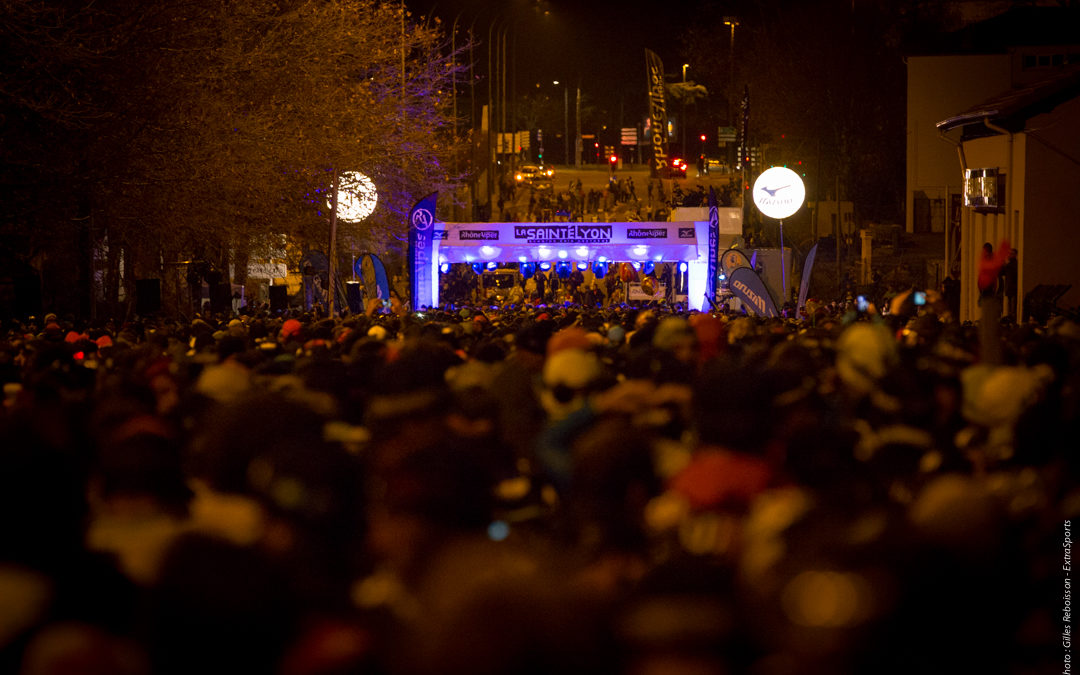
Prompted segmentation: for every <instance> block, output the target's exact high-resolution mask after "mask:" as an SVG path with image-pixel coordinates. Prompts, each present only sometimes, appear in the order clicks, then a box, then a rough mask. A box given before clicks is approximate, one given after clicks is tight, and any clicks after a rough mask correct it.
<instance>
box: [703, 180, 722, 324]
mask: <svg viewBox="0 0 1080 675" xmlns="http://www.w3.org/2000/svg"><path fill="white" fill-rule="evenodd" d="M719 248H720V210H719V207H718V206H717V204H716V191H715V190H713V188H712V186H711V185H710V186H709V277H708V278H707V279H706V280H705V299H706V300H707V301H708V303H709V304H710V305H712V304H713V303H715V302H716V275H717V274H719V265H720V260H719V255H720V251H719Z"/></svg>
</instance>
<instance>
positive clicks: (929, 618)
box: [0, 299, 1080, 675]
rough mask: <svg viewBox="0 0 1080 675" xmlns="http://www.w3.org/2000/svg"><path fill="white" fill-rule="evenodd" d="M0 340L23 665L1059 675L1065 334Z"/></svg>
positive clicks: (138, 329)
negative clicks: (1051, 673)
mask: <svg viewBox="0 0 1080 675" xmlns="http://www.w3.org/2000/svg"><path fill="white" fill-rule="evenodd" d="M987 335H989V336H991V339H995V340H997V344H995V345H993V349H988V345H986V344H984V343H981V342H980V340H981V339H986V336H987ZM0 336H2V342H0V378H2V380H3V383H4V394H5V401H4V408H3V412H2V414H0V481H2V484H3V485H2V488H0V499H3V502H4V504H3V508H2V509H0V514H2V515H0V517H2V518H3V528H2V530H0V531H2V532H3V536H2V537H0V597H2V598H3V602H0V669H2V670H3V671H4V672H12V673H20V674H21V675H42V674H54V673H111V674H122V675H143V674H146V673H192V672H200V673H209V672H223V673H224V672H228V673H241V672H242V673H280V674H283V675H298V674H309V675H315V674H330V673H335V674H337V673H387V674H391V675H393V674H397V673H402V674H408V675H411V674H414V673H446V674H454V673H469V674H472V675H476V674H486V673H492V674H494V673H577V672H589V673H619V674H634V675H641V674H647V673H686V674H693V673H747V674H754V675H758V674H776V675H785V674H788V673H801V674H806V673H810V674H818V673H820V674H825V673H828V674H829V675H838V674H843V673H851V674H856V673H859V674H861V673H867V672H889V673H905V674H907V673H936V672H960V671H961V670H962V669H963V670H966V669H970V668H973V667H974V668H978V669H979V670H981V671H984V672H1001V673H1036V672H1047V669H1048V668H1054V667H1056V668H1060V662H1061V652H1062V648H1061V644H1062V641H1061V640H1062V638H1061V630H1062V627H1063V624H1062V610H1063V607H1064V608H1065V610H1064V611H1066V612H1068V611H1070V609H1069V608H1070V604H1069V603H1070V600H1069V591H1068V588H1069V586H1068V581H1067V579H1065V577H1066V576H1067V575H1068V572H1064V573H1063V571H1062V570H1063V560H1064V561H1065V563H1066V564H1065V567H1066V568H1067V563H1068V560H1069V558H1068V556H1069V553H1070V548H1069V547H1070V546H1071V532H1070V529H1069V528H1070V518H1072V517H1074V516H1076V515H1077V514H1078V513H1080V491H1078V490H1077V481H1076V476H1077V469H1078V463H1077V458H1076V453H1075V446H1076V440H1075V439H1076V438H1077V428H1076V425H1077V421H1078V419H1080V417H1078V414H1080V406H1078V404H1080V399H1078V389H1077V384H1078V381H1077V377H1078V374H1080V367H1078V366H1080V326H1078V325H1077V324H1076V323H1075V322H1072V321H1068V320H1061V319H1053V320H1051V321H1050V322H1049V323H1047V324H1044V325H1035V324H1021V325H1015V324H1007V325H1004V326H1002V330H1001V331H1000V332H998V333H994V332H990V331H980V330H979V327H978V326H975V325H970V324H961V323H957V322H956V321H954V320H952V319H951V317H950V316H949V315H948V314H947V313H945V312H944V311H943V310H942V308H941V303H940V302H937V301H936V299H934V300H932V301H931V302H929V303H927V304H926V305H924V306H914V305H912V304H911V303H906V304H905V303H899V304H897V306H896V307H895V308H894V311H892V312H890V313H889V314H888V315H887V316H882V315H881V314H880V313H878V312H874V311H868V312H858V311H855V310H854V309H853V308H850V307H829V306H818V305H814V306H811V307H810V310H809V311H808V313H807V315H806V316H803V317H800V318H799V319H794V318H792V319H771V320H764V319H758V318H753V317H749V316H737V315H734V314H728V313H723V312H714V313H704V312H685V311H676V310H675V309H673V308H670V307H667V306H665V305H656V306H650V307H629V306H626V305H620V306H608V307H582V306H580V305H575V304H573V303H570V302H567V303H564V304H561V305H543V304H529V303H523V304H517V305H511V306H506V307H503V308H501V309H498V310H496V309H493V308H491V307H484V306H453V307H451V306H447V307H443V308H439V309H431V310H428V311H425V312H424V313H423V316H420V315H418V314H416V313H413V312H408V311H405V310H404V309H403V308H402V307H401V306H400V305H397V306H395V307H394V308H392V309H383V308H382V306H381V304H379V303H372V304H371V305H369V307H368V311H367V312H366V313H364V314H360V315H354V316H349V315H345V316H339V317H333V318H330V317H320V316H318V315H313V314H311V313H303V312H299V311H292V312H286V313H284V314H278V315H274V314H270V313H268V312H258V313H249V314H242V315H235V314H234V315H230V316H221V317H217V316H200V317H196V318H194V319H193V320H190V321H189V320H182V321H181V320H178V319H165V318H162V319H141V320H137V321H131V322H128V323H123V324H113V323H104V324H99V325H84V324H82V323H80V322H78V321H76V320H74V319H72V318H70V317H69V318H67V319H65V318H63V317H57V316H55V315H48V316H46V317H44V319H42V320H40V321H39V320H28V321H20V322H14V321H11V322H6V323H5V324H4V325H3V326H2V332H0ZM991 353H992V354H994V355H995V356H994V358H993V359H988V358H987V357H986V355H987V354H991ZM1063 555H1064V556H1065V557H1064V558H1063ZM1063 575H1064V576H1063ZM1063 580H1064V581H1063ZM1063 584H1064V585H1063ZM1064 625H1065V626H1068V621H1067V620H1066V623H1065V624H1064ZM1055 672H1056V671H1055Z"/></svg>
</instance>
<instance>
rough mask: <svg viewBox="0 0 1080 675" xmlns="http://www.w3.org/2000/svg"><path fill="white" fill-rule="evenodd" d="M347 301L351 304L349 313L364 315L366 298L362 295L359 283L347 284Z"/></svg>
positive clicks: (350, 282)
mask: <svg viewBox="0 0 1080 675" xmlns="http://www.w3.org/2000/svg"><path fill="white" fill-rule="evenodd" d="M345 299H346V300H348V302H349V312H351V313H352V314H362V313H363V312H364V297H363V295H362V294H361V293H360V282H359V281H346V282H345Z"/></svg>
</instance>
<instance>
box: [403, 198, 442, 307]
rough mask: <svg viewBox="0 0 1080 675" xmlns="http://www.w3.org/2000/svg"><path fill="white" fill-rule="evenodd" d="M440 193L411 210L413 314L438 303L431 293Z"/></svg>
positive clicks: (410, 246) (410, 247)
mask: <svg viewBox="0 0 1080 675" xmlns="http://www.w3.org/2000/svg"><path fill="white" fill-rule="evenodd" d="M438 196H439V193H438V192H432V193H431V194H429V195H428V196H427V197H424V198H423V199H421V200H420V201H418V202H416V204H415V205H414V206H413V207H412V210H411V211H409V266H410V267H411V268H412V279H411V280H410V285H411V288H410V290H411V292H412V298H411V299H410V300H411V303H412V308H413V311H420V308H421V307H430V306H431V305H432V303H433V302H434V299H433V298H432V293H431V282H432V279H431V250H432V248H433V246H432V242H433V239H434V234H435V233H434V225H435V200H436V199H437V198H438Z"/></svg>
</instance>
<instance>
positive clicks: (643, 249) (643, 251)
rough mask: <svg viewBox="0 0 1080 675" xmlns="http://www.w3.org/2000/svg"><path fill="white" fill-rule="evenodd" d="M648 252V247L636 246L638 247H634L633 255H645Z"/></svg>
mask: <svg viewBox="0 0 1080 675" xmlns="http://www.w3.org/2000/svg"><path fill="white" fill-rule="evenodd" d="M648 252H649V247H648V246H641V245H638V246H635V247H634V255H645V254H646V253H648Z"/></svg>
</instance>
